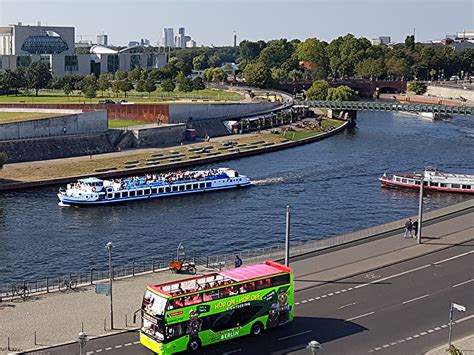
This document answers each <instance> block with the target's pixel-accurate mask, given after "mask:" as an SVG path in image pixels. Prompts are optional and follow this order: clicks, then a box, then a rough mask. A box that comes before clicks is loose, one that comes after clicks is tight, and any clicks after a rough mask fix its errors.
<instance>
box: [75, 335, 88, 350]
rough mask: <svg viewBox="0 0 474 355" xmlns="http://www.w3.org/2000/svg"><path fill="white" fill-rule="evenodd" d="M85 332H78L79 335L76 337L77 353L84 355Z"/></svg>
mask: <svg viewBox="0 0 474 355" xmlns="http://www.w3.org/2000/svg"><path fill="white" fill-rule="evenodd" d="M88 340H89V339H88V338H87V334H86V333H84V332H80V333H79V336H78V337H77V342H78V343H79V355H84V346H85V345H86V343H87V341H88Z"/></svg>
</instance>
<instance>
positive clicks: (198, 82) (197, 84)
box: [191, 76, 206, 90]
mask: <svg viewBox="0 0 474 355" xmlns="http://www.w3.org/2000/svg"><path fill="white" fill-rule="evenodd" d="M191 85H192V87H193V90H204V89H205V88H206V85H204V80H202V78H201V77H200V76H198V77H196V78H195V79H194V80H193V81H191Z"/></svg>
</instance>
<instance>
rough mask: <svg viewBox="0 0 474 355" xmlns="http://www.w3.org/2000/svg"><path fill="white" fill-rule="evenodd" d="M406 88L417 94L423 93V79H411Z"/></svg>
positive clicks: (424, 86) (424, 87) (424, 90)
mask: <svg viewBox="0 0 474 355" xmlns="http://www.w3.org/2000/svg"><path fill="white" fill-rule="evenodd" d="M408 90H409V91H413V92H414V93H415V94H417V95H423V94H424V93H425V92H426V83H424V82H423V81H412V82H411V83H409V84H408Z"/></svg>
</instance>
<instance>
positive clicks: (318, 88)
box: [306, 80, 329, 100]
mask: <svg viewBox="0 0 474 355" xmlns="http://www.w3.org/2000/svg"><path fill="white" fill-rule="evenodd" d="M328 90H329V84H328V82H327V81H326V80H316V81H315V82H313V85H311V87H310V88H309V89H308V90H306V97H307V98H308V99H309V100H326V98H327V97H328Z"/></svg>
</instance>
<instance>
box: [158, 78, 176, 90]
mask: <svg viewBox="0 0 474 355" xmlns="http://www.w3.org/2000/svg"><path fill="white" fill-rule="evenodd" d="M175 88H176V86H175V85H174V83H173V80H171V79H165V80H163V82H162V83H161V90H163V91H165V92H171V91H174V89H175Z"/></svg>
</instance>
